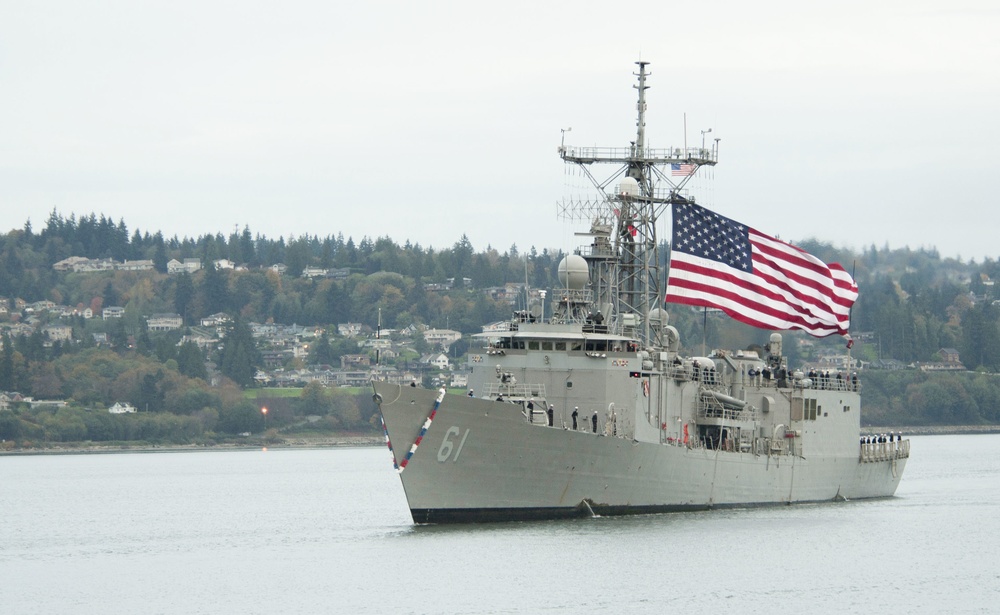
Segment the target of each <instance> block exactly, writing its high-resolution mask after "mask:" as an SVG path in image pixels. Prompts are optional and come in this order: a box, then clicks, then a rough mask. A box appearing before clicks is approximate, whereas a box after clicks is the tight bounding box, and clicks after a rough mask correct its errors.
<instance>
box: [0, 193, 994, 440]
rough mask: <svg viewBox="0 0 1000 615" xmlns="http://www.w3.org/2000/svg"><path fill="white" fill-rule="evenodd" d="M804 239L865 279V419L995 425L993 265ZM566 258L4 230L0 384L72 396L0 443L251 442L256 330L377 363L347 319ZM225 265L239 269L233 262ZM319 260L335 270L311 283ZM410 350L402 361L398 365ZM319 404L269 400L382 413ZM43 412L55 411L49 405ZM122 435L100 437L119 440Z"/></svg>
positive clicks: (450, 320)
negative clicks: (159, 324)
mask: <svg viewBox="0 0 1000 615" xmlns="http://www.w3.org/2000/svg"><path fill="white" fill-rule="evenodd" d="M799 245H800V246H801V247H803V248H804V249H806V250H807V251H809V252H811V253H813V254H815V255H817V256H818V257H820V258H822V259H823V260H825V261H827V262H839V263H841V264H842V265H843V266H844V267H845V268H846V269H847V270H848V271H853V272H854V275H855V278H856V279H857V281H858V284H859V286H860V289H861V295H860V299H859V300H858V302H857V303H856V305H855V308H854V312H853V314H852V333H853V334H854V335H855V338H856V340H857V341H858V343H857V345H856V346H855V348H854V350H853V356H854V357H855V358H857V359H860V360H861V361H862V363H861V368H862V369H863V370H864V371H865V372H866V373H870V374H873V376H872V377H871V378H868V377H867V375H865V376H863V378H862V380H863V381H864V382H865V383H866V391H867V395H866V402H865V403H866V407H867V408H868V409H869V412H870V415H871V416H873V417H878V418H879V419H882V422H886V421H889V422H893V421H895V422H899V423H903V424H909V423H913V424H915V423H921V424H934V423H941V422H969V423H980V422H996V421H998V420H1000V416H998V401H997V400H998V399H1000V393H998V386H1000V385H998V384H997V378H995V377H993V376H992V375H988V374H993V373H996V372H1000V291H998V289H997V287H996V286H995V285H994V280H996V279H997V278H998V277H1000V263H998V262H997V261H995V260H992V259H987V260H986V261H985V262H982V263H976V262H962V261H957V260H953V259H942V258H941V257H940V256H939V255H938V254H937V253H936V252H934V251H933V250H923V249H922V250H910V249H905V248H904V249H895V250H890V249H888V248H882V249H879V248H877V247H875V246H871V247H869V248H867V249H866V250H864V251H863V252H861V253H854V252H852V251H849V250H844V249H838V248H835V247H833V246H831V245H829V244H825V243H820V242H817V241H814V240H809V241H804V242H800V244H799ZM664 248H666V246H664ZM663 253H664V255H666V254H667V253H668V250H667V249H664V250H663ZM562 256H563V253H562V252H561V251H553V250H552V249H551V248H550V247H542V248H541V249H538V248H536V247H534V246H532V247H528V248H527V249H522V248H519V247H518V246H516V245H512V246H510V247H508V248H501V249H498V248H496V247H494V246H484V247H479V248H478V249H477V248H475V247H473V246H472V245H471V243H470V242H469V241H468V240H467V239H465V238H463V239H462V240H461V241H459V242H457V243H456V244H454V245H452V246H447V247H436V248H435V247H430V246H428V247H423V246H421V245H420V244H413V243H410V242H406V243H405V244H403V245H399V244H397V243H396V242H394V241H393V240H392V239H391V238H388V237H380V238H375V239H373V238H369V237H362V238H361V239H360V240H359V241H357V242H355V240H354V239H353V238H351V237H348V238H346V239H345V238H344V237H343V235H337V236H327V237H318V236H310V235H303V236H299V237H292V238H284V237H278V238H270V237H267V236H266V235H263V234H260V233H253V232H252V231H251V230H250V229H249V228H244V229H243V230H242V231H239V232H234V233H232V234H230V235H229V236H224V235H222V234H206V235H202V236H199V237H196V238H188V237H184V238H178V237H170V238H166V237H163V236H162V234H160V233H158V232H157V233H153V234H150V233H149V232H144V233H141V232H139V231H133V232H130V231H129V229H128V228H127V227H126V225H125V223H124V221H119V222H117V223H115V222H114V221H112V220H110V219H108V218H106V217H104V216H103V215H102V216H97V215H94V214H91V215H89V216H84V217H82V218H79V219H76V218H75V217H74V216H70V217H68V218H65V217H63V216H61V215H59V214H58V213H57V212H53V213H52V214H51V216H50V217H49V219H48V220H46V222H45V226H44V228H41V229H40V230H36V229H34V228H33V226H32V225H31V224H30V223H26V224H24V226H23V227H22V228H19V229H16V230H12V231H9V232H7V233H6V234H4V235H0V305H2V306H3V310H0V325H2V329H3V335H2V342H3V349H2V353H0V391H5V392H17V393H19V394H20V395H22V396H32V397H35V398H42V399H60V400H65V401H66V402H67V403H68V405H67V407H66V408H62V409H58V410H52V409H50V410H44V411H38V412H35V413H34V414H30V413H27V411H25V413H24V414H22V415H19V416H13V415H12V414H10V413H7V415H6V416H4V415H3V413H0V438H8V439H16V438H19V437H20V438H24V437H25V434H26V433H29V434H31V437H33V438H36V439H67V438H70V437H71V436H74V437H75V436H80V437H81V438H83V439H87V438H90V439H95V438H97V436H95V434H96V433H98V432H99V428H98V427H96V426H95V427H94V428H93V430H92V429H91V427H89V426H88V425H87V424H86V421H84V419H83V418H81V417H82V415H76V414H73V413H78V412H79V411H80V410H79V409H80V408H88V407H94V408H96V407H100V406H103V407H107V405H109V404H111V403H113V402H115V401H123V400H126V401H129V402H131V403H133V404H134V405H136V406H137V407H139V408H140V409H142V410H144V411H145V410H148V411H149V412H150V413H162V414H163V415H164V416H166V415H168V414H169V415H170V416H175V417H186V418H185V419H183V421H181V422H182V423H183V425H184V426H183V427H178V428H177V429H180V431H182V432H183V433H186V434H188V436H186V437H189V438H198V437H204V435H205V434H206V433H209V434H214V433H216V432H217V431H218V432H220V433H229V434H235V433H240V432H246V431H258V430H259V429H260V428H262V427H263V425H256V423H255V421H256V422H260V420H259V419H260V418H261V417H259V416H258V410H259V408H258V406H259V402H249V401H247V400H246V398H245V395H244V394H243V393H241V389H246V388H248V387H253V386H254V380H253V374H254V370H256V369H257V368H258V367H260V366H261V365H262V361H261V355H260V352H259V351H260V348H258V345H259V344H258V342H256V341H255V340H254V338H253V336H251V335H250V333H249V328H248V324H249V323H272V324H274V325H292V324H296V325H299V326H305V327H311V328H313V329H314V330H315V331H321V332H322V336H321V338H320V340H319V342H318V343H316V344H313V347H312V349H311V350H310V355H309V356H308V357H304V358H302V359H301V360H299V361H298V365H300V366H301V365H302V364H308V363H309V362H310V361H314V362H318V363H327V362H332V361H335V360H337V358H338V357H340V356H343V355H345V354H351V353H356V352H365V351H363V350H362V351H359V350H358V347H357V342H356V341H355V340H346V339H344V338H341V337H340V336H338V334H337V329H336V325H338V324H343V323H348V322H352V323H361V324H363V325H366V326H368V327H371V328H374V327H376V325H377V324H378V319H379V317H380V314H381V319H382V322H381V324H382V327H384V328H390V329H396V330H402V329H404V328H406V327H408V326H410V325H422V326H426V327H431V328H440V329H454V330H457V331H460V332H462V333H463V334H466V335H468V334H472V333H477V332H479V331H480V327H481V325H483V324H485V323H489V322H493V321H496V320H500V319H503V318H506V317H508V316H509V315H510V311H511V309H512V307H518V306H517V305H513V306H512V304H511V303H510V302H509V301H510V297H509V296H505V295H504V292H503V289H504V286H505V284H518V285H523V284H524V283H525V282H527V285H528V286H529V287H531V288H535V289H546V290H551V289H552V288H554V287H555V286H556V285H557V282H556V268H557V266H558V262H559V260H560V259H561V258H562ZM70 257H81V258H82V259H94V260H95V261H96V260H99V259H111V260H112V261H114V262H117V263H126V266H125V267H122V268H117V269H108V270H101V271H80V270H78V271H73V270H71V269H67V268H65V267H61V268H62V269H65V270H59V265H60V264H65V263H66V262H67V260H66V259H70ZM185 259H196V260H197V262H198V263H200V264H202V265H203V266H201V267H200V268H198V269H197V270H195V271H193V272H186V271H185V272H181V273H168V265H169V264H170V263H175V262H183V261H184V260H185ZM143 261H150V262H151V265H150V266H149V268H147V269H142V268H141V267H136V268H133V269H128V268H127V263H129V262H130V263H142V262H143ZM109 262H110V261H109ZM216 262H224V263H227V265H226V268H220V267H217V266H216V265H214V263H216ZM54 265H56V266H57V267H54ZM311 268H312V269H316V270H318V271H322V272H324V274H323V275H312V274H311V273H310V271H311ZM334 273H335V274H336V275H334ZM304 274H305V275H304ZM516 288H517V289H521V290H523V288H522V286H518V287H516ZM43 306H44V307H43ZM52 306H55V307H52ZM109 306H118V307H120V308H123V311H122V313H121V317H120V318H114V319H109V320H105V319H102V318H101V317H100V314H101V312H102V310H103V309H104V308H108V307H109ZM667 307H668V309H669V310H670V313H671V323H672V324H674V325H675V326H676V327H677V328H678V329H679V331H680V333H681V339H682V343H683V344H684V346H685V347H686V349H687V350H688V351H692V352H694V351H700V350H701V346H702V345H704V346H705V347H706V348H707V349H709V350H710V349H711V348H715V347H721V348H734V347H735V348H746V347H750V346H752V345H754V344H761V343H763V342H764V341H765V340H766V338H767V332H762V331H757V330H753V329H750V328H748V327H745V326H743V325H739V324H735V323H732V322H731V321H729V320H728V319H725V318H721V317H719V316H718V315H715V314H711V313H706V312H705V311H699V310H692V309H688V308H682V307H680V306H667ZM163 313H175V314H178V315H180V319H181V320H182V321H183V323H182V324H183V326H182V327H181V328H180V329H179V330H176V331H167V332H160V331H154V330H151V328H150V327H149V326H148V322H147V321H148V319H149V317H150V316H152V315H155V314H163ZM220 313H225V314H227V315H228V316H229V317H230V318H231V320H229V321H228V324H227V325H226V326H227V327H228V331H229V334H227V335H226V336H225V337H224V338H222V339H223V341H222V342H220V343H219V344H218V345H217V346H214V347H208V348H206V347H205V346H198V345H196V344H194V343H193V342H191V341H185V340H187V337H188V334H190V333H191V332H192V330H193V329H196V328H197V327H198V326H199V323H200V322H202V319H204V318H206V317H209V316H211V315H216V314H220ZM57 324H61V325H65V326H64V327H63V329H64V333H60V334H58V335H57V334H55V333H53V331H55V330H54V329H52V328H51V326H52V325H57ZM234 333H235V334H234ZM786 339H787V340H788V343H787V344H786V349H787V350H788V353H789V355H790V358H791V362H792V364H793V365H802V364H805V363H807V362H814V361H817V360H820V359H822V358H823V357H825V356H829V355H831V354H833V353H836V352H843V342H842V340H840V339H839V338H837V339H826V340H815V339H812V338H808V336H803V335H801V334H797V333H788V334H786ZM413 342H414V343H413V346H412V347H413V352H414V353H415V354H419V353H420V352H423V351H426V350H428V348H426V347H425V346H424V345H423V342H422V340H420V339H416V338H414V340H413ZM467 345H468V343H467V341H466V340H463V343H462V344H458V345H457V346H456V347H457V348H460V349H462V350H464V349H465V348H467ZM943 349H944V350H946V352H944V353H942V350H943ZM954 353H957V356H959V357H960V359H959V360H960V362H961V366H962V367H963V368H965V369H967V370H970V371H972V372H980V373H982V374H984V375H982V376H979V377H977V376H975V374H959V373H935V374H932V375H931V376H928V375H927V373H925V372H923V371H920V370H919V369H918V368H920V367H921V366H922V367H923V368H924V369H925V370H927V369H933V368H934V365H933V364H935V363H937V364H942V362H945V363H944V364H946V366H949V367H955V366H956V365H957V363H956V362H955V361H953V360H952V359H954V358H955V357H954V356H953V355H954ZM944 355H947V357H945V356H944ZM412 358H413V357H412V356H410V355H406V354H405V353H404V355H403V356H402V357H401V358H400V359H399V360H400V361H407V362H409V361H412ZM457 358H458V357H456V359H457ZM948 361H950V363H948ZM287 367H293V366H291V365H289V366H287ZM896 368H899V369H900V371H899V372H893V373H892V374H891V375H888V376H887V375H881V376H879V375H874V374H876V370H894V369H896ZM907 368H909V369H907ZM882 373H883V374H885V373H888V372H886V371H883V372H882ZM215 375H217V376H218V377H217V378H216V377H214V376H215ZM220 378H221V379H220ZM309 395H311V397H309V398H307V399H304V400H303V399H296V400H293V401H288V400H285V401H278V402H276V404H277V405H276V410H275V414H274V415H273V419H269V420H272V421H273V423H272V426H273V427H279V426H288V425H292V424H295V422H296V421H298V420H300V419H301V418H302V417H303V416H305V415H306V414H308V413H318V415H320V416H328V417H329V420H328V421H327V422H326V423H325V424H326V425H328V426H330V427H337V428H342V429H347V428H352V429H358V428H360V429H366V428H370V423H369V419H370V418H371V412H372V411H373V409H371V408H368V407H367V406H366V403H365V402H364V401H363V399H362V398H358V399H351V400H349V401H347V402H345V401H344V400H345V398H343V397H342V396H339V395H337V394H334V393H331V392H330V391H325V392H324V391H318V392H317V391H315V390H313V391H312V392H311V393H310V394H309ZM362 397H363V396H362ZM44 412H49V413H50V414H51V416H49V417H48V418H46V416H43V414H40V413H44ZM60 413H62V415H61V416H62V419H64V420H65V421H66V422H68V423H67V424H69V423H72V424H73V425H75V427H74V428H72V429H69V430H68V431H66V430H63V431H58V430H56V431H54V432H52V433H49V432H47V431H46V428H45V425H47V424H51V425H54V424H55V422H58V421H56V419H55V417H56V416H58V415H60ZM71 415H72V416H71ZM74 417H75V418H74ZM239 417H242V418H239ZM113 418H114V420H115V421H119V420H122V421H124V420H132V417H113ZM76 419H79V421H77V420H76ZM101 420H102V421H105V422H106V421H107V420H108V419H104V418H102V419H101ZM136 420H138V419H136ZM143 420H145V421H147V422H148V421H153V422H154V423H155V421H157V420H162V421H166V420H167V419H166V418H161V419H155V418H148V417H147V418H146V419H143ZM170 420H174V419H170ZM178 420H179V419H178ZM184 421H187V422H186V423H185V422H184ZM81 423H82V424H83V427H82V428H81V427H80V424H81ZM149 425H152V423H150V424H148V425H147V427H148V428H149V429H151V430H152V431H154V432H157V431H156V429H154V428H153V427H149ZM252 426H255V427H256V429H250V427H252ZM116 429H117V428H116ZM81 430H82V431H81ZM105 431H107V430H105ZM111 431H113V432H114V433H113V434H110V435H109V433H110V432H109V433H105V434H104V436H101V437H106V438H111V436H112V435H115V436H118V435H121V434H123V433H125V432H123V431H121V430H118V431H115V430H114V429H112V430H111ZM168 431H169V430H168ZM56 432H58V434H59V435H57V436H55V437H54V434H56ZM175 432H176V430H175ZM101 433H103V432H101ZM157 433H159V432H157ZM81 434H82V435H81ZM174 439H176V437H174Z"/></svg>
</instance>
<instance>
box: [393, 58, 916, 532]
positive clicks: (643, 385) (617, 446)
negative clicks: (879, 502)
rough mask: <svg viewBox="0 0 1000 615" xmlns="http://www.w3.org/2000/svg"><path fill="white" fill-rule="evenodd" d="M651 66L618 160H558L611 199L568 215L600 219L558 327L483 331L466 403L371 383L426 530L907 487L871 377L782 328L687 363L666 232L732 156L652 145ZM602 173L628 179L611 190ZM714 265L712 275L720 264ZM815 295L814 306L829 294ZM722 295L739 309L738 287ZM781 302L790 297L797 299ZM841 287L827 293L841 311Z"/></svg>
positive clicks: (615, 154)
mask: <svg viewBox="0 0 1000 615" xmlns="http://www.w3.org/2000/svg"><path fill="white" fill-rule="evenodd" d="M638 66H639V72H638V74H637V77H638V85H637V86H636V87H637V89H638V93H639V96H638V121H637V136H636V140H635V141H634V142H633V143H631V144H630V146H629V147H628V148H624V149H620V150H616V149H613V148H574V147H568V146H565V145H561V146H560V148H559V152H560V155H561V157H562V158H563V159H564V160H565V161H566V162H567V163H569V164H574V165H579V166H580V167H581V168H583V169H584V170H585V173H586V175H587V176H588V177H590V178H591V179H592V180H593V183H594V185H595V186H596V187H597V188H598V191H599V194H600V195H601V198H600V201H599V202H598V203H597V204H596V205H593V206H590V207H588V206H583V205H581V204H573V203H570V204H564V207H563V209H562V211H563V212H564V213H566V214H567V215H569V216H581V215H586V216H587V217H588V218H589V219H590V221H591V229H590V233H588V236H589V237H590V244H589V245H588V246H586V247H585V248H583V249H581V250H579V251H578V253H577V254H573V255H569V256H567V257H566V258H565V259H564V260H563V261H562V262H561V263H560V265H559V279H560V285H561V288H559V289H557V290H554V291H553V293H554V295H555V296H553V297H552V308H551V310H550V316H549V317H548V318H544V314H545V311H544V310H537V309H536V310H525V311H518V312H516V313H515V315H514V318H512V319H511V320H510V321H509V322H506V323H503V324H502V325H500V326H494V327H491V329H490V330H489V331H488V332H485V333H482V334H480V335H478V336H477V337H478V339H479V340H480V342H481V344H480V347H479V348H478V349H474V350H472V351H470V353H469V369H470V375H469V384H468V387H469V389H468V394H467V395H446V394H445V393H444V391H443V390H442V391H440V392H439V391H431V390H426V389H423V388H421V387H416V386H410V387H407V386H399V385H394V384H388V383H384V382H374V383H373V386H374V388H375V399H376V402H377V403H378V404H379V408H380V411H381V414H382V419H383V425H384V427H385V430H386V441H387V443H388V444H389V448H390V451H391V452H392V455H393V463H394V465H395V467H396V468H397V470H398V471H399V472H400V477H401V479H402V482H403V486H404V489H405V491H406V496H407V500H408V503H409V506H410V510H411V513H412V515H413V518H414V520H415V521H417V522H456V521H458V522H460V521H484V520H512V519H532V518H555V517H567V516H576V515H581V514H634V513H645V512H656V511H672V510H688V509H704V508H710V507H717V506H745V505H761V504H775V503H792V502H807V501H809V502H811V501H823V500H833V499H854V498H868V497H882V496H888V495H892V493H893V492H894V491H895V489H896V486H897V485H898V482H899V478H900V476H901V474H902V471H903V467H904V465H905V462H906V459H907V458H908V456H909V442H908V441H906V440H897V439H892V440H889V441H881V442H869V441H865V440H862V438H861V436H860V411H861V403H860V395H859V389H860V384H859V383H858V380H857V377H856V375H854V374H850V373H846V372H835V373H832V374H830V373H821V374H816V373H809V374H803V373H801V372H800V371H796V370H794V369H792V368H791V367H790V366H789V365H788V364H787V359H786V357H785V356H784V354H783V352H782V336H781V334H779V333H772V334H770V337H769V339H768V341H767V343H766V344H765V345H764V347H763V348H764V350H763V352H754V351H749V350H737V351H721V350H716V351H713V352H712V353H708V356H701V357H698V356H688V355H685V354H684V353H683V352H682V345H681V340H680V338H679V335H678V332H677V330H676V329H675V328H673V327H672V326H670V324H669V319H668V313H667V311H666V309H665V308H664V307H661V306H662V297H663V296H664V293H663V287H662V282H663V279H662V272H661V268H660V266H659V263H660V255H659V254H658V250H659V242H658V240H657V228H656V226H657V224H656V223H657V220H658V218H659V217H660V215H661V214H662V213H663V212H664V211H665V209H666V208H667V207H671V206H672V207H674V208H675V215H677V214H676V212H677V211H678V210H677V209H676V208H678V207H680V208H688V209H683V211H685V212H687V211H690V210H691V209H690V208H697V207H698V206H696V205H695V204H694V202H693V200H692V199H690V198H689V197H686V196H684V195H682V188H683V185H684V183H685V182H686V180H687V178H690V177H691V176H692V175H693V174H694V173H695V172H696V171H697V169H698V167H700V166H704V165H714V164H715V163H716V162H717V157H718V146H717V144H718V142H717V141H716V144H715V146H713V147H711V148H709V149H706V148H705V147H704V146H703V147H700V148H686V147H685V148H668V149H664V150H652V149H648V148H646V147H645V109H646V103H645V90H646V89H647V86H646V78H647V76H648V73H647V70H646V67H647V63H645V62H639V63H638ZM597 163H609V164H612V165H614V166H615V168H616V171H615V172H614V173H613V174H612V175H611V177H610V178H608V179H603V180H598V179H597V178H596V177H595V176H594V175H593V174H592V172H591V168H593V165H595V164H597ZM678 168H679V170H680V172H679V173H678V172H674V171H676V170H678ZM713 215H714V214H713ZM715 218H716V219H721V220H723V221H725V220H726V219H724V218H721V217H719V216H715ZM729 222H730V223H731V222H732V221H729ZM676 224H677V221H675V225H676ZM732 226H733V228H734V229H737V231H736V232H737V234H738V233H739V232H740V231H739V229H742V228H743V227H742V226H740V225H738V224H736V223H732ZM747 246H748V248H747V249H748V250H749V243H748V244H747ZM789 248H790V249H791V247H789ZM755 249H756V247H755ZM710 256H711V255H710ZM698 258H700V257H696V258H694V259H689V260H694V261H695V264H696V265H697V264H698V260H697V259H698ZM754 258H756V255H755V257H754ZM749 259H750V257H749V256H747V262H749ZM706 262H709V265H710V266H709V267H707V268H706V270H708V269H712V266H714V263H715V260H711V259H710V260H709V261H706ZM720 262H721V260H720ZM695 268H697V267H695ZM838 271H842V270H837V271H834V275H833V277H832V278H830V277H829V276H827V277H828V278H829V279H830V280H832V281H831V282H830V284H831V286H832V285H835V284H839V285H840V286H841V287H845V286H846V287H850V286H852V285H853V281H850V280H849V277H847V276H846V274H842V275H841V274H838ZM713 275H720V274H717V273H716V274H713ZM721 275H726V276H728V274H725V273H724V272H723V274H721ZM838 276H839V277H838ZM845 278H846V280H847V281H845ZM766 279H767V280H768V281H771V280H772V277H771V276H770V274H769V275H768V276H766ZM681 283H683V280H682V281H681ZM726 284H743V282H742V281H740V278H738V277H727V280H724V281H721V282H720V284H719V287H718V288H720V289H721V288H724V287H725V285H726ZM780 286H781V288H782V289H784V286H785V284H784V282H782V283H781V284H780ZM813 286H814V285H812V284H810V285H809V290H808V292H807V294H808V296H807V297H806V298H805V301H806V302H807V303H810V304H816V303H819V302H821V299H822V297H823V294H822V292H819V291H817V292H813ZM702 290H704V289H702ZM851 290H852V289H851V288H848V291H851ZM710 291H711V289H709V292H710ZM719 292H720V293H721V295H720V296H721V299H719V301H721V302H722V303H721V304H720V305H721V307H723V308H724V309H726V306H727V305H728V302H729V301H730V300H731V299H730V298H729V296H728V295H727V294H726V293H728V291H719ZM761 292H764V293H770V292H771V291H770V290H765V291H761ZM778 292H780V293H781V294H782V296H781V297H779V298H778V299H780V301H782V302H786V303H790V304H791V303H794V302H795V301H796V298H795V297H792V296H791V295H789V296H785V295H784V292H785V291H784V290H780V291H778ZM791 292H792V291H789V293H791ZM837 292H840V291H831V293H833V294H831V295H830V296H831V297H833V300H834V301H841V296H840V295H837V294H836V293H837ZM853 292H854V294H855V295H854V296H856V287H854V288H853ZM847 294H848V295H850V292H847ZM778 299H776V300H778ZM683 300H684V301H685V302H695V299H690V300H689V299H683ZM850 301H851V302H852V301H853V299H850ZM708 304H711V305H716V304H715V303H708ZM708 304H706V305H708ZM754 305H755V306H756V307H755V309H758V310H761V311H762V312H766V313H770V311H769V310H770V309H769V308H767V309H765V308H761V307H760V306H759V304H754ZM813 308H815V306H807V307H806V308H805V309H807V310H808V309H813ZM796 309H798V308H796ZM845 309H849V304H848V305H847V308H845ZM727 311H728V309H727ZM737 312H738V310H737ZM735 315H736V316H737V317H739V318H741V319H745V318H744V316H743V314H742V313H735ZM786 318H791V317H786ZM832 318H835V319H841V320H835V321H834V322H835V324H834V325H832V326H833V327H834V329H836V330H839V329H840V327H841V326H842V324H843V322H846V320H844V319H843V317H842V316H833V317H832ZM797 320H801V321H802V323H804V324H802V325H801V326H800V327H799V328H803V329H807V330H809V329H808V328H807V327H813V328H814V329H813V330H820V329H815V327H818V326H819V325H816V324H815V322H814V321H815V318H814V316H813V315H812V314H811V313H808V312H804V315H803V316H801V317H799V316H798V315H796V316H795V317H794V318H792V319H791V320H789V322H797ZM841 321H843V322H841ZM782 322H784V321H782ZM843 326H846V325H843Z"/></svg>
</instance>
